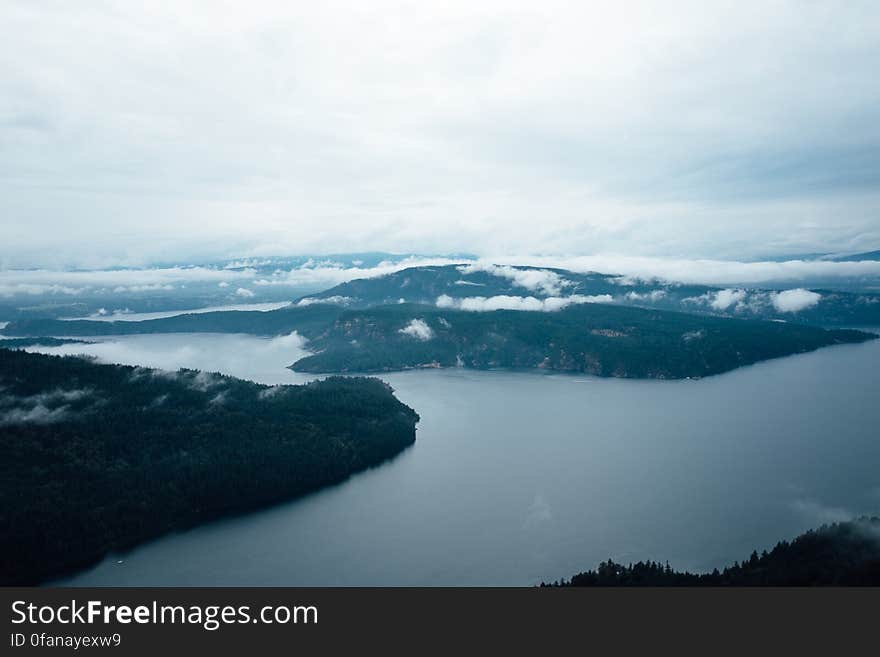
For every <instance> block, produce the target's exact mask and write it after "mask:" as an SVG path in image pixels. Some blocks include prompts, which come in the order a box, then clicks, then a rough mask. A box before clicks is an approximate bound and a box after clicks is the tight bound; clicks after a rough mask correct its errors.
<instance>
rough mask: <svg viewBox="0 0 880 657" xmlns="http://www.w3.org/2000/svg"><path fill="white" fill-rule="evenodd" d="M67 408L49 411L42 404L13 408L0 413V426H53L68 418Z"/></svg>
mask: <svg viewBox="0 0 880 657" xmlns="http://www.w3.org/2000/svg"><path fill="white" fill-rule="evenodd" d="M69 408H70V407H69V406H59V407H57V408H53V409H49V408H47V407H45V406H43V405H42V404H37V405H36V406H33V407H31V408H13V409H9V410H6V411H3V412H0V426H6V425H13V424H54V423H56V422H63V421H64V420H66V419H67V418H68V417H69V412H68V411H69Z"/></svg>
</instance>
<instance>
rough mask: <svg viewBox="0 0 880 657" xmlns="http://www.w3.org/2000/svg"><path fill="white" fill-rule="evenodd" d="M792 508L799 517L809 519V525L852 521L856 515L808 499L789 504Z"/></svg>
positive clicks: (847, 510)
mask: <svg viewBox="0 0 880 657" xmlns="http://www.w3.org/2000/svg"><path fill="white" fill-rule="evenodd" d="M791 506H792V508H793V509H794V510H795V512H797V513H798V514H800V515H803V516H805V517H806V518H808V519H809V522H810V524H811V525H813V526H816V525H825V524H830V523H835V522H846V521H848V520H852V519H853V518H855V517H856V516H858V514H857V513H854V512H852V511H850V510H849V509H844V508H841V507H835V506H828V505H826V504H822V503H821V502H816V501H814V500H808V499H797V500H794V501H793V502H792V503H791Z"/></svg>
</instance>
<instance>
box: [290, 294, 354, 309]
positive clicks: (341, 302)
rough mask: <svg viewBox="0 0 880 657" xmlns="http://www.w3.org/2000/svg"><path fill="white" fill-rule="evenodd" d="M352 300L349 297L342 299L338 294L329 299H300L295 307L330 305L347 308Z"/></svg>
mask: <svg viewBox="0 0 880 657" xmlns="http://www.w3.org/2000/svg"><path fill="white" fill-rule="evenodd" d="M352 301H354V299H352V298H351V297H344V296H342V295H340V294H334V295H332V296H329V297H306V298H304V299H300V300H299V301H297V303H296V305H297V306H311V305H313V304H316V303H330V304H333V305H336V306H347V305H348V304H350V303H351V302H352Z"/></svg>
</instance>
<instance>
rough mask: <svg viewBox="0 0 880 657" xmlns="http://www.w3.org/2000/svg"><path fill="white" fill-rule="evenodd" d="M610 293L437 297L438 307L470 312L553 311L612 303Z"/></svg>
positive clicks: (444, 295) (443, 295)
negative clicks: (590, 294)
mask: <svg viewBox="0 0 880 657" xmlns="http://www.w3.org/2000/svg"><path fill="white" fill-rule="evenodd" d="M613 301H614V299H613V297H612V296H611V295H610V294H597V295H593V296H587V295H582V294H572V295H571V296H567V297H547V298H546V299H537V298H535V297H514V296H509V295H506V294H500V295H497V296H494V297H464V298H460V299H455V298H453V297H450V296H448V295H446V294H442V295H440V296H439V297H437V307H438V308H453V309H456V310H467V311H471V312H489V311H493V310H521V311H531V312H555V311H558V310H562V309H563V308H566V307H567V306H570V305H572V304H581V303H612V302H613Z"/></svg>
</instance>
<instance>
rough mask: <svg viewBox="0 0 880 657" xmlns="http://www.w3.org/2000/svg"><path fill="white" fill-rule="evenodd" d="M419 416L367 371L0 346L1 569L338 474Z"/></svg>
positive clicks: (135, 539) (185, 522)
mask: <svg viewBox="0 0 880 657" xmlns="http://www.w3.org/2000/svg"><path fill="white" fill-rule="evenodd" d="M418 419H419V417H418V415H417V414H416V412H415V411H413V410H412V409H411V408H409V407H407V406H406V405H404V404H403V403H401V402H400V401H398V400H397V399H396V398H395V397H394V395H393V391H392V390H391V388H390V387H389V386H388V385H387V384H385V383H383V382H381V381H379V380H377V379H370V378H362V377H331V378H328V379H325V380H322V381H316V382H313V383H310V384H307V385H297V386H292V385H281V386H265V385H259V384H256V383H252V382H249V381H243V380H240V379H236V378H232V377H228V376H222V375H220V374H212V373H208V372H200V371H192V370H179V371H177V372H169V371H162V370H155V369H147V368H141V367H129V366H121V365H103V364H97V363H95V362H93V361H91V360H87V359H83V358H74V357H59V356H48V355H43V354H32V353H26V352H23V351H18V350H12V349H2V348H0V451H2V453H3V459H0V553H2V555H3V559H2V561H0V583H2V584H4V585H31V584H37V583H40V582H44V581H47V580H50V579H51V578H55V577H58V576H61V575H63V574H65V573H69V572H72V571H74V570H77V569H81V568H84V567H86V566H89V565H90V564H93V563H95V562H97V561H98V560H100V559H101V558H103V557H104V556H105V555H107V554H108V553H110V552H119V551H124V550H127V549H129V548H131V547H132V546H134V545H137V544H138V543H141V542H143V541H146V540H148V539H152V538H155V537H158V536H161V535H162V534H166V533H168V532H173V531H179V530H184V529H187V528H190V527H193V526H194V525H197V524H199V523H204V522H206V521H209V520H212V519H216V518H220V517H224V516H229V515H233V514H240V513H244V512H247V511H252V510H254V509H258V508H262V507H265V506H267V505H271V504H275V503H279V502H283V501H286V500H291V499H293V498H296V497H298V496H301V495H304V494H306V493H309V492H311V491H315V490H317V489H319V488H321V487H323V486H327V485H330V484H335V483H338V482H341V481H343V480H344V479H346V478H347V477H349V476H350V475H352V474H353V473H356V472H359V471H362V470H364V469H366V468H370V467H371V466H375V465H378V464H380V463H382V462H384V461H386V460H387V459H390V458H392V457H394V456H395V455H397V454H398V453H399V452H401V451H402V450H404V449H405V448H407V447H408V446H410V445H412V444H413V442H414V441H415V430H416V423H417V421H418Z"/></svg>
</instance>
